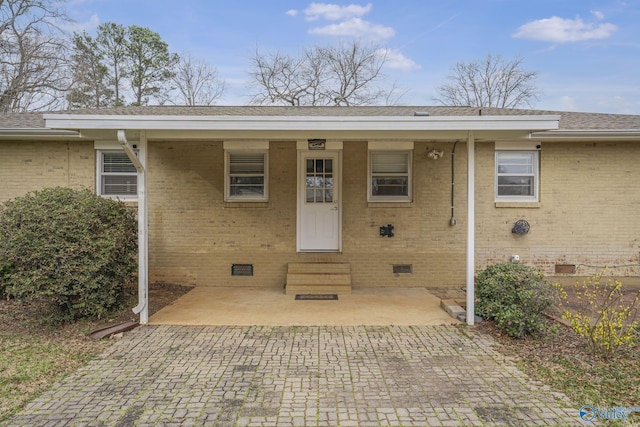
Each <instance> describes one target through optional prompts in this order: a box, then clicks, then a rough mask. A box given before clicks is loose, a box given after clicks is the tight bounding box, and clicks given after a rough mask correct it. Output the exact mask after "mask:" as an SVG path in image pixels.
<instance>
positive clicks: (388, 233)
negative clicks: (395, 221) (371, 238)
mask: <svg viewBox="0 0 640 427" xmlns="http://www.w3.org/2000/svg"><path fill="white" fill-rule="evenodd" d="M380 237H393V225H392V224H387V225H383V226H382V227H380Z"/></svg>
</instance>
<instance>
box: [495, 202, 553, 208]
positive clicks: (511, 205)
mask: <svg viewBox="0 0 640 427" xmlns="http://www.w3.org/2000/svg"><path fill="white" fill-rule="evenodd" d="M495 206H496V208H522V209H538V208H541V207H542V203H540V202H495Z"/></svg>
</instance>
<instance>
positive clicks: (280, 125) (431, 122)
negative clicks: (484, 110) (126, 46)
mask: <svg viewBox="0 0 640 427" xmlns="http://www.w3.org/2000/svg"><path fill="white" fill-rule="evenodd" d="M44 119H45V123H46V124H47V127H50V128H55V129H79V130H80V129H131V130H142V129H147V130H174V129H180V130H247V131H251V130H258V131H268V130H319V131H322V130H381V131H382V130H392V131H393V130H529V131H540V130H550V129H558V123H559V121H560V116H559V115H530V116H429V117H423V116H418V117H415V116H331V117H327V116H136V115H131V116H125V115H122V116H115V115H84V114H45V115H44Z"/></svg>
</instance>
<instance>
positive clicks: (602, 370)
mask: <svg viewBox="0 0 640 427" xmlns="http://www.w3.org/2000/svg"><path fill="white" fill-rule="evenodd" d="M485 323H487V324H486V325H484V326H483V329H484V330H485V332H488V333H490V334H491V335H493V336H494V337H496V338H497V340H498V342H500V343H501V344H502V346H501V347H500V348H501V351H503V352H504V353H506V354H509V355H515V356H517V359H518V365H519V368H520V369H521V370H523V371H524V372H526V373H527V374H529V375H530V376H532V377H534V378H536V379H538V380H541V381H542V382H544V383H545V384H547V385H548V386H550V387H551V388H552V389H554V390H557V391H560V392H562V393H564V394H566V395H567V396H568V397H569V399H571V400H572V401H573V402H574V403H575V404H576V410H577V409H578V408H580V407H581V406H583V405H591V406H593V407H597V408H613V407H620V406H623V407H627V408H628V407H638V406H640V381H638V378H640V363H638V360H639V359H640V344H639V343H636V344H635V345H633V346H630V347H629V346H627V347H624V348H620V349H619V350H618V351H617V352H616V353H615V354H614V355H613V356H611V357H609V358H607V359H604V358H601V357H597V356H594V355H592V354H591V353H590V352H589V350H588V348H587V345H586V342H585V341H584V340H583V339H582V338H581V337H580V336H578V335H577V334H576V333H575V332H574V331H573V330H571V329H570V328H568V327H566V326H564V325H560V324H557V323H556V322H555V321H553V320H549V324H548V331H549V332H548V333H547V334H546V335H544V336H540V337H528V338H525V339H514V338H511V337H508V336H506V335H505V334H503V333H501V332H500V331H499V330H498V329H497V328H496V327H495V326H494V325H492V324H491V322H485ZM619 422H620V421H618V423H619ZM632 422H636V423H640V413H633V414H632V415H630V418H629V420H627V421H626V422H625V423H624V424H616V423H613V424H608V425H638V424H631V423H632Z"/></svg>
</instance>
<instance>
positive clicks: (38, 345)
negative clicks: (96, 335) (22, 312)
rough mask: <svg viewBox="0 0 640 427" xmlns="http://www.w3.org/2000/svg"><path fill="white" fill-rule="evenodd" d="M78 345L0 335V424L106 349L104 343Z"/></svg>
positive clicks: (21, 335)
mask: <svg viewBox="0 0 640 427" xmlns="http://www.w3.org/2000/svg"><path fill="white" fill-rule="evenodd" d="M77 344H78V343H77V340H76V339H72V340H64V339H63V340H60V339H54V340H52V339H50V338H46V337H42V336H40V335H39V334H16V335H0V366H2V368H0V421H2V420H5V419H6V418H8V417H9V416H10V415H12V414H13V413H15V412H16V411H17V410H18V409H20V408H22V407H23V406H24V405H25V404H26V403H27V402H29V401H30V400H32V399H33V398H35V397H36V396H38V395H39V394H40V393H42V392H43V391H44V390H46V389H48V388H49V387H50V386H51V385H53V384H54V383H55V382H56V381H58V380H59V379H61V378H62V377H64V376H65V375H67V374H69V373H70V372H73V371H75V370H76V369H78V368H79V367H80V366H82V365H83V364H85V363H86V362H87V361H88V360H89V359H91V358H92V357H94V356H95V355H96V354H98V353H99V352H100V351H101V350H102V349H103V348H104V347H105V344H104V343H103V342H95V343H93V344H92V345H91V344H89V345H88V344H87V343H85V345H82V346H78V345H77Z"/></svg>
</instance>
